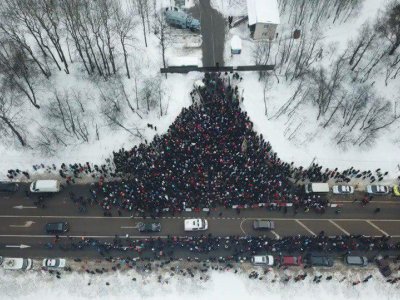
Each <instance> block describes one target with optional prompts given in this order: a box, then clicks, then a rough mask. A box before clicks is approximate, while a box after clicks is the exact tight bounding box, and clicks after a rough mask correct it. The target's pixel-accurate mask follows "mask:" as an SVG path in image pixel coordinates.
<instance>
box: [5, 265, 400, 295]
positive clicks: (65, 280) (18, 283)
mask: <svg viewBox="0 0 400 300" xmlns="http://www.w3.org/2000/svg"><path fill="white" fill-rule="evenodd" d="M257 271H258V272H259V273H261V274H262V273H263V271H262V269H261V268H260V269H257ZM307 272H308V276H307V278H306V279H305V280H304V281H299V282H294V280H293V277H295V276H296V275H298V274H304V271H303V270H287V271H284V272H278V271H276V270H273V271H271V272H269V273H268V274H267V275H261V276H262V280H259V279H249V278H248V274H249V273H250V271H248V272H246V273H240V272H239V273H238V274H234V271H233V270H232V269H231V270H229V271H211V272H208V273H207V274H200V275H199V274H196V275H195V277H194V278H191V277H190V276H186V277H183V276H179V275H175V276H171V275H170V274H169V272H161V273H159V272H149V273H139V274H138V273H137V272H136V271H133V270H132V271H124V272H112V273H106V274H102V275H89V274H86V273H66V274H65V273H62V275H61V279H57V278H55V276H54V275H53V276H51V275H49V274H48V273H44V272H43V273H42V272H40V271H38V272H35V271H31V272H21V273H20V272H5V271H4V270H0V275H1V278H2V280H1V281H0V290H1V295H2V296H1V299H18V300H22V299H43V300H47V299H55V298H57V299H59V300H70V299H76V300H80V299H145V300H158V299H165V300H170V299H171V300H172V299H174V300H184V299H210V300H211V299H212V300H214V299H215V300H216V299H230V300H243V299H246V300H247V299H249V300H258V299H260V300H261V299H271V300H275V299H276V300H278V299H282V300H284V299H296V300H308V299H320V300H332V299H335V300H353V299H354V300H355V299H365V300H378V299H380V300H392V299H393V300H395V299H398V298H399V293H400V289H399V283H396V284H393V285H391V284H389V283H387V282H386V281H385V279H384V278H383V277H382V276H381V275H380V274H379V272H378V271H377V270H376V269H374V270H356V269H343V270H340V271H335V272H332V271H329V270H327V271H322V272H319V271H315V272H314V271H311V270H308V271H307ZM369 274H371V275H373V277H372V279H370V280H369V281H368V282H366V283H360V284H358V285H356V286H353V282H355V281H358V280H360V281H362V280H363V279H364V278H365V277H367V276H368V275H369ZM159 275H162V279H161V280H159V278H158V276H159ZM314 275H322V280H321V283H319V284H316V283H314V282H313V277H314ZM329 275H331V276H333V278H332V280H326V277H327V276H329ZM200 276H202V277H203V278H202V279H200ZM288 276H291V279H290V280H289V282H285V278H288ZM133 278H136V280H135V281H134V280H132V279H133ZM159 281H160V282H159ZM340 281H342V282H340ZM107 282H108V283H109V285H107V284H106V283H107ZM89 283H90V285H89Z"/></svg>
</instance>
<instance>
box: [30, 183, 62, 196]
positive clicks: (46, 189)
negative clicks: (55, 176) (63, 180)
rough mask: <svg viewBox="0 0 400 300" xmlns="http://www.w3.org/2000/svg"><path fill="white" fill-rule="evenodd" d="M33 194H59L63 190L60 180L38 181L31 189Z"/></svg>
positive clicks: (32, 184)
mask: <svg viewBox="0 0 400 300" xmlns="http://www.w3.org/2000/svg"><path fill="white" fill-rule="evenodd" d="M29 189H30V191H31V192H32V193H57V192H59V191H60V189H61V184H60V182H59V181H58V180H36V181H34V182H32V183H31V185H30V187H29Z"/></svg>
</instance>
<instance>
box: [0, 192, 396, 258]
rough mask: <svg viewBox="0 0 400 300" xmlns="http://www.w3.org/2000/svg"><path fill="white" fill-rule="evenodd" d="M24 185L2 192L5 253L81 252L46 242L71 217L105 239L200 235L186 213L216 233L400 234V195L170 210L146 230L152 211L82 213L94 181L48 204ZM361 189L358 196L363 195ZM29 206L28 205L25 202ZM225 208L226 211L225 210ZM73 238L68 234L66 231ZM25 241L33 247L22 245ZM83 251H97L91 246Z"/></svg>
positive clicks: (75, 229) (84, 231) (75, 231)
mask: <svg viewBox="0 0 400 300" xmlns="http://www.w3.org/2000/svg"><path fill="white" fill-rule="evenodd" d="M24 188H25V187H24V186H23V187H22V188H21V191H20V192H18V193H17V194H15V195H12V196H10V195H8V196H4V195H0V255H4V256H31V257H39V256H44V255H47V254H48V255H55V254H58V255H63V256H76V253H74V252H72V253H71V252H62V251H60V250H56V251H55V250H46V249H45V244H46V243H48V242H53V241H54V236H51V235H46V234H45V231H44V227H45V224H46V223H48V222H56V221H67V222H69V223H70V227H71V230H70V232H69V233H68V235H69V236H70V237H73V238H76V239H80V238H81V237H93V238H96V239H102V240H112V239H113V238H114V237H115V235H118V236H121V237H125V236H126V235H128V236H129V237H130V238H144V237H146V236H153V237H157V236H160V237H162V238H164V237H166V236H167V235H173V236H185V235H200V234H201V232H196V233H185V232H184V230H183V220H184V219H186V218H194V217H195V218H198V217H202V218H207V220H208V221H209V230H208V231H206V232H205V233H207V234H208V233H211V234H213V235H214V236H230V235H238V236H246V235H260V234H262V235H266V236H268V237H270V238H280V237H284V236H289V235H298V234H300V235H315V234H318V233H319V232H320V231H322V230H323V231H325V234H327V235H330V236H333V235H348V234H363V235H368V236H382V235H390V236H392V238H393V239H395V240H398V239H399V240H400V199H398V198H394V197H383V198H381V197H375V198H374V199H373V201H372V202H371V203H370V204H368V205H367V206H366V207H362V206H361V205H360V204H359V203H353V201H352V200H353V199H354V197H350V198H347V197H332V198H331V199H330V200H331V202H333V203H338V204H340V205H342V212H341V213H340V214H336V213H335V209H334V208H328V209H327V212H326V213H324V214H322V215H321V214H316V213H314V212H311V211H310V212H308V213H305V212H302V211H300V212H299V213H298V214H296V215H294V211H293V209H292V208H289V209H288V212H287V213H284V211H283V210H281V211H278V210H277V211H270V210H268V209H266V208H258V209H246V210H242V211H241V212H240V214H238V213H237V212H236V211H235V210H231V209H225V208H221V209H217V210H215V211H212V212H211V213H210V215H209V216H207V214H206V213H205V212H198V213H196V212H191V213H188V212H185V213H181V214H177V215H174V216H173V215H171V214H164V215H163V216H162V217H161V218H159V219H157V220H156V221H158V222H160V223H161V227H162V231H161V233H159V234H154V235H151V234H150V235H149V234H148V233H147V234H141V233H139V232H138V230H137V224H138V223H139V222H151V221H153V220H151V219H150V218H149V217H147V218H146V219H145V220H143V217H141V216H138V215H134V216H133V217H131V214H130V213H129V212H123V214H122V216H118V214H116V213H115V212H114V213H113V217H104V216H102V210H101V209H100V208H99V207H97V206H94V207H89V211H88V212H87V213H86V214H81V213H79V211H78V209H77V207H76V206H75V205H74V204H73V203H72V201H71V200H70V199H69V191H74V193H75V194H77V195H82V196H85V197H86V196H87V195H88V189H89V186H85V185H76V186H72V187H67V188H66V189H65V190H64V191H62V192H60V193H58V194H56V195H54V196H52V197H51V198H48V199H46V206H47V208H45V209H41V208H36V207H35V205H34V204H33V201H34V199H30V198H27V197H26V196H25V194H24V193H23V190H24ZM360 198H361V195H359V196H358V199H360ZM21 207H23V208H21ZM377 207H379V208H381V212H380V213H378V214H375V213H374V210H375V208H377ZM221 213H222V215H221ZM257 218H267V219H270V220H274V221H275V223H276V229H275V230H274V231H269V232H261V233H260V232H256V231H254V230H253V228H252V221H253V220H255V219H257ZM61 239H62V240H63V239H67V236H61ZM20 245H26V246H29V247H26V248H22V249H21V248H18V247H19V246H20ZM83 255H88V256H90V255H96V253H95V252H93V251H91V250H87V251H86V252H84V253H83Z"/></svg>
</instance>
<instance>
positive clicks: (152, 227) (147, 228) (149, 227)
mask: <svg viewBox="0 0 400 300" xmlns="http://www.w3.org/2000/svg"><path fill="white" fill-rule="evenodd" d="M138 230H139V232H160V231H161V224H160V223H139V224H138Z"/></svg>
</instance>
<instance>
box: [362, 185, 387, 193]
mask: <svg viewBox="0 0 400 300" xmlns="http://www.w3.org/2000/svg"><path fill="white" fill-rule="evenodd" d="M389 191H390V189H389V187H388V186H387V185H367V193H368V194H373V195H386V194H389Z"/></svg>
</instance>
